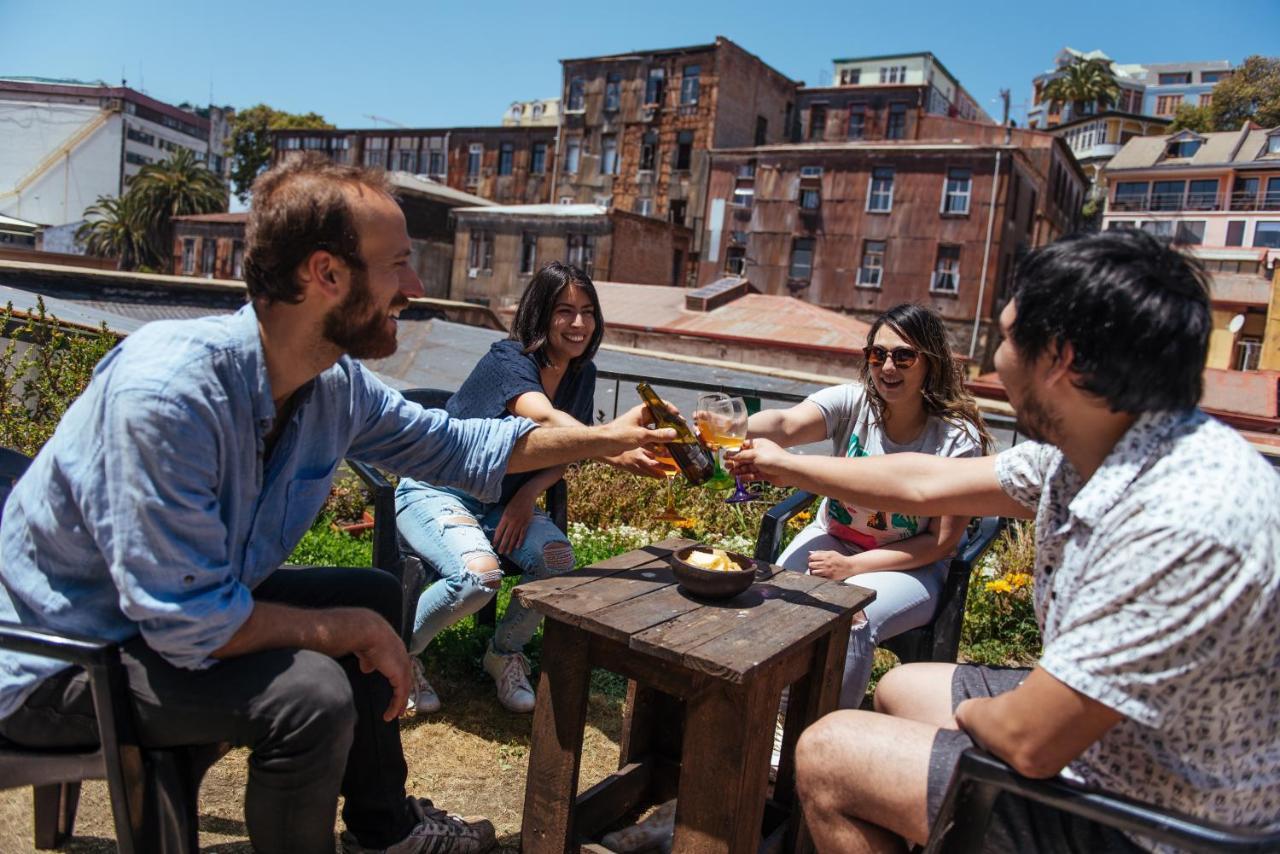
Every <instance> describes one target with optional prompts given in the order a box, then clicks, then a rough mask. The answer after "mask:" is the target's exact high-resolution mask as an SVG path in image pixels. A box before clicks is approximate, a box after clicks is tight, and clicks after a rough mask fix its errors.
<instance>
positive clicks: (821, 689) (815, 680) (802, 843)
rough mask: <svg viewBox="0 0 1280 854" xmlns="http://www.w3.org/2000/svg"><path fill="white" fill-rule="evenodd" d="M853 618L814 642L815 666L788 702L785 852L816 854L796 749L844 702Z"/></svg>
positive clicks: (782, 768) (779, 795) (783, 769)
mask: <svg viewBox="0 0 1280 854" xmlns="http://www.w3.org/2000/svg"><path fill="white" fill-rule="evenodd" d="M851 623H852V615H851V614H850V615H845V616H844V617H843V618H842V619H839V620H837V621H836V622H835V623H834V624H833V625H832V627H831V631H830V632H828V633H827V634H825V635H823V636H822V637H820V638H818V639H817V640H816V641H814V649H813V666H812V667H811V668H810V669H809V672H808V673H807V674H805V676H804V677H802V678H801V679H799V680H797V681H796V683H795V684H794V685H792V686H791V694H790V699H789V700H788V703H787V723H786V729H785V730H784V731H783V739H782V761H781V762H780V763H779V765H778V781H777V783H776V784H775V785H774V789H773V797H774V800H776V801H778V802H779V803H784V804H787V805H789V806H790V807H791V821H790V825H791V828H790V830H789V831H788V833H787V845H786V848H785V850H787V851H791V852H794V854H812V851H813V850H814V849H813V839H812V838H810V836H809V829H808V828H807V827H805V824H804V815H803V814H802V812H801V810H800V803H799V801H798V800H797V798H796V795H795V747H796V742H797V741H799V740H800V733H801V732H803V731H804V729H805V728H806V727H808V726H809V725H810V724H812V723H814V722H816V721H817V720H818V719H819V718H821V717H822V716H823V715H825V714H827V713H829V712H833V711H835V709H836V705H837V704H838V703H839V701H840V683H841V681H842V680H843V679H844V657H845V651H846V650H848V648H849V627H850V625H851Z"/></svg>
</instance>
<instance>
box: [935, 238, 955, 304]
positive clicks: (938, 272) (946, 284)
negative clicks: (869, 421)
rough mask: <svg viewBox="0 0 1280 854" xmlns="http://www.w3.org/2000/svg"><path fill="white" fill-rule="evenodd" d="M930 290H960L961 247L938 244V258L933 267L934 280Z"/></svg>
mask: <svg viewBox="0 0 1280 854" xmlns="http://www.w3.org/2000/svg"><path fill="white" fill-rule="evenodd" d="M929 290H931V291H939V292H941V293H946V294H954V293H959V291H960V247H959V246H947V245H939V246H938V259H937V261H936V262H935V264H934V267H933V281H932V282H930V284H929Z"/></svg>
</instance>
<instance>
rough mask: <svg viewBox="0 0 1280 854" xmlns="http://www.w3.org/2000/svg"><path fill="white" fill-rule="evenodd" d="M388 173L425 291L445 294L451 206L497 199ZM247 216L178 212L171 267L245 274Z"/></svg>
mask: <svg viewBox="0 0 1280 854" xmlns="http://www.w3.org/2000/svg"><path fill="white" fill-rule="evenodd" d="M390 177H391V183H392V185H394V187H395V190H396V200H397V201H398V202H399V204H400V209H401V210H402V211H404V219H405V228H406V230H407V231H408V232H409V244H410V246H411V247H412V254H411V255H410V256H409V264H410V266H412V267H413V268H414V271H415V272H417V274H418V278H419V279H421V280H422V289H423V296H425V297H429V298H433V299H443V298H447V297H448V296H449V280H450V278H451V276H452V273H453V240H454V234H453V219H452V217H451V216H450V212H451V211H453V210H454V209H455V208H459V207H464V206H465V207H474V206H477V205H480V206H484V205H492V204H493V203H492V202H490V201H488V200H487V199H482V198H480V197H479V196H473V195H471V194H469V193H464V192H461V191H459V190H454V189H453V188H451V187H445V186H442V185H440V184H436V183H433V182H431V181H426V180H423V179H421V178H417V177H415V176H413V175H410V174H408V173H405V172H392V173H391V176H390ZM248 219H249V215H248V214H247V213H225V214H198V215H193V216H179V217H174V220H173V222H174V228H173V231H174V237H173V270H172V272H173V273H174V274H175V275H179V276H201V277H203V278H206V279H243V278H244V252H245V240H244V230H245V224H246V223H247V222H248Z"/></svg>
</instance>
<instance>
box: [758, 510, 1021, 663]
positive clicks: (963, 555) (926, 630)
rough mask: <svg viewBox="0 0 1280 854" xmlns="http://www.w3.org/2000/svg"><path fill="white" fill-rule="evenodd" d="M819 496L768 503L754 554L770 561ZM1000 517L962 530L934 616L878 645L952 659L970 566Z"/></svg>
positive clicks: (904, 655)
mask: <svg viewBox="0 0 1280 854" xmlns="http://www.w3.org/2000/svg"><path fill="white" fill-rule="evenodd" d="M817 499H818V496H817V495H814V494H813V493H812V492H805V491H803V490H796V491H795V492H794V493H792V494H791V495H789V496H788V497H787V498H786V499H784V500H783V501H780V502H779V503H778V504H776V505H774V506H773V507H771V508H770V509H769V510H768V512H766V513H765V514H764V518H762V519H761V520H760V535H759V537H757V539H756V555H755V556H756V559H757V560H765V561H769V562H773V561H775V560H777V559H778V555H779V553H780V552H781V550H782V534H783V531H784V530H785V529H786V526H787V523H788V522H789V521H791V519H793V518H794V517H795V515H796V514H797V513H799V512H801V511H802V510H806V509H808V508H809V506H810V505H812V504H813V502H814V501H816V500H817ZM1003 525H1004V520H1003V519H1001V518H999V517H995V516H987V517H981V518H977V519H974V520H973V521H972V522H971V523H970V524H969V527H968V528H967V529H966V530H965V535H964V538H963V539H962V540H961V541H960V545H959V546H957V548H956V554H955V557H953V558H952V559H951V564H950V566H949V567H948V569H947V578H946V581H945V583H944V584H943V586H942V591H941V593H940V594H939V597H938V608H937V611H935V612H934V617H933V620H931V621H930V622H929V623H928V624H926V625H923V626H920V627H919V628H915V629H911V630H910V631H907V632H903V633H902V634H900V635H898V636H897V637H894V638H890V639H888V640H887V641H885V642H884V643H882V644H881V646H882V647H884V648H885V649H888V650H890V651H892V652H893V654H894V655H896V656H898V659H899V660H900V661H902V662H904V663H905V662H912V661H944V662H945V661H955V660H956V655H957V653H958V652H959V650H960V628H961V625H962V624H963V623H964V604H965V598H966V596H968V593H969V578H970V576H971V575H972V574H973V565H974V564H975V563H976V562H977V561H978V559H979V558H980V557H982V554H983V553H984V552H985V551H986V550H987V549H988V548H989V547H990V546H991V544H992V543H993V542H994V541H995V538H996V537H997V536H998V535H999V533H1000V529H1001V528H1002V527H1003Z"/></svg>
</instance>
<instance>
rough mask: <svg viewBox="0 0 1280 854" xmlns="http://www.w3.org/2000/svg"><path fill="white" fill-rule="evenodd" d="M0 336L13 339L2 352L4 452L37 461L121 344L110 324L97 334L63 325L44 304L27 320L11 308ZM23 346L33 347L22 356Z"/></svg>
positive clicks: (1, 314)
mask: <svg viewBox="0 0 1280 854" xmlns="http://www.w3.org/2000/svg"><path fill="white" fill-rule="evenodd" d="M0 330H2V331H3V334H4V335H5V336H6V337H7V338H8V341H7V342H4V347H3V349H0V446H3V447H6V448H15V449H17V450H19V451H21V452H22V453H24V454H27V455H29V456H35V454H36V452H38V451H39V450H40V448H42V447H43V446H44V443H45V442H47V441H48V440H49V437H50V436H52V435H53V431H54V430H55V429H56V428H57V426H58V422H59V421H60V420H61V419H62V415H63V413H64V412H66V411H67V407H68V406H70V405H71V403H72V402H73V401H74V400H75V399H76V398H77V397H79V396H80V394H81V393H82V392H83V391H84V389H85V386H87V385H88V384H89V380H90V379H91V378H92V377H93V369H94V368H95V367H96V366H97V364H98V362H99V361H100V360H101V359H102V357H103V356H105V355H106V354H107V351H109V350H110V349H111V348H112V347H114V346H115V345H116V344H117V343H118V341H119V339H118V338H117V337H116V335H115V333H113V332H111V331H110V330H109V329H107V326H106V324H105V323H104V324H103V325H102V326H101V328H100V329H98V330H97V331H96V332H84V331H79V330H75V329H68V328H67V327H64V326H62V325H60V324H59V322H58V319H57V318H56V317H54V316H53V315H51V314H48V313H46V311H45V307H44V299H43V298H37V299H36V310H35V312H34V313H28V314H27V317H26V319H25V320H24V319H22V318H20V317H17V316H16V313H15V311H14V308H13V303H8V304H7V305H6V306H5V308H4V310H3V311H0ZM19 341H22V342H23V343H26V344H29V345H31V346H30V347H28V348H27V349H26V351H25V352H23V353H22V355H18V342H19Z"/></svg>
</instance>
